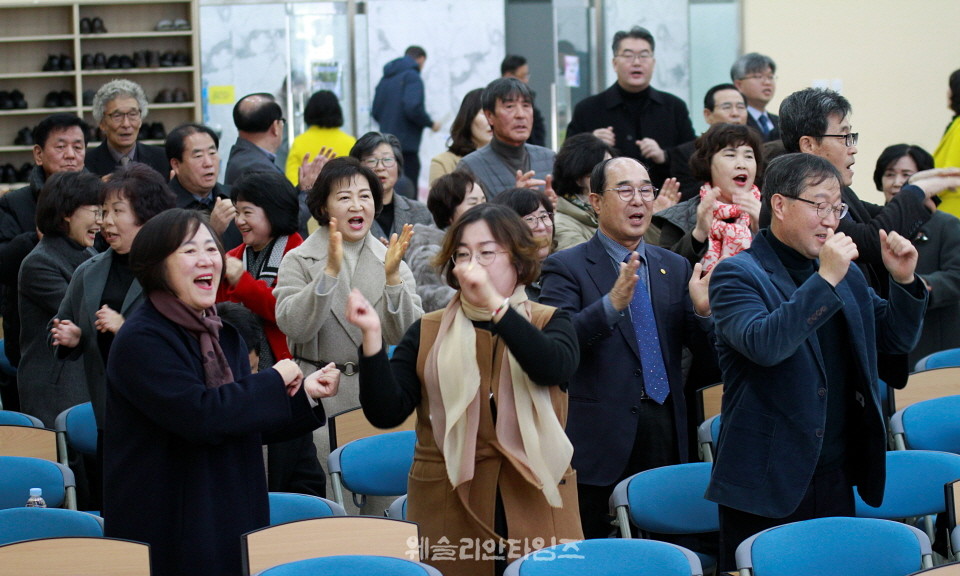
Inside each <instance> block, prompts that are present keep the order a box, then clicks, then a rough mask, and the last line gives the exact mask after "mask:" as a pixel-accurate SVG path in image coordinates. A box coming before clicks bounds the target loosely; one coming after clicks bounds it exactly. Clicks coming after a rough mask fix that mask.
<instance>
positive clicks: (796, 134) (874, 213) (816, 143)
mask: <svg viewBox="0 0 960 576" xmlns="http://www.w3.org/2000/svg"><path fill="white" fill-rule="evenodd" d="M850 115H851V107H850V102H849V101H848V100H847V99H846V98H844V97H843V96H841V95H840V94H839V93H837V92H834V91H833V90H828V89H823V88H807V89H805V90H800V91H799V92H794V93H793V94H791V95H789V96H787V98H786V99H785V100H784V101H783V102H782V103H781V104H780V132H781V139H782V140H783V147H784V148H785V149H786V151H787V152H803V153H805V154H813V155H814V156H820V157H821V158H824V159H825V160H827V161H829V162H830V163H831V164H832V165H833V167H834V168H836V169H837V172H838V173H839V174H840V184H841V197H842V200H843V202H844V203H845V204H846V205H847V206H848V207H849V214H848V215H847V216H846V217H845V218H843V219H842V220H841V221H840V223H839V224H838V226H837V230H838V231H840V232H843V233H844V234H846V235H847V236H849V237H850V238H851V239H852V240H853V242H854V244H856V246H857V251H858V253H859V257H858V258H857V260H856V264H857V266H859V267H860V269H861V271H863V274H864V276H865V277H866V278H867V281H868V282H869V283H870V286H872V287H873V289H874V290H876V291H877V293H878V294H880V295H881V296H882V297H886V296H887V274H886V271H885V270H884V267H883V260H882V258H881V254H882V250H881V243H880V240H879V236H878V231H879V230H881V229H882V230H886V231H887V232H897V233H898V234H900V235H901V236H903V237H905V238H913V237H914V236H915V235H916V233H917V232H918V231H919V230H920V227H921V226H923V225H924V224H926V222H927V221H928V220H929V219H930V216H931V213H932V212H931V208H928V207H927V206H925V205H924V204H925V203H926V202H927V200H928V199H932V198H933V197H934V196H936V195H937V194H938V193H940V192H942V191H943V190H944V188H938V187H936V186H931V185H930V183H927V185H925V186H924V187H923V188H921V187H917V186H913V187H907V188H904V189H903V191H902V192H901V193H900V194H897V196H896V197H895V198H894V199H893V200H892V201H891V202H889V203H888V204H886V205H883V206H879V205H877V204H871V203H869V202H864V201H863V200H861V199H860V197H859V196H857V194H856V193H855V192H854V191H853V189H852V188H850V185H851V184H852V183H853V164H854V162H855V159H854V156H856V154H857V142H858V140H859V134H857V133H856V132H854V131H853V127H852V125H851V123H850ZM930 175H931V173H930V172H924V173H920V174H917V175H914V176H913V177H912V178H911V181H914V182H916V181H917V180H919V179H924V178H926V177H927V176H930ZM769 217H770V214H769V212H767V211H765V210H761V213H760V226H761V227H763V226H766V224H767V223H768V222H769V221H770V220H769ZM882 352H883V351H882ZM908 372H909V367H908V366H907V358H906V355H905V354H894V355H889V354H886V353H881V355H880V378H882V379H883V381H884V382H886V383H887V384H889V385H890V386H893V387H895V388H902V387H903V386H904V385H905V384H906V382H907V374H908Z"/></svg>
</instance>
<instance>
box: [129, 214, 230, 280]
mask: <svg viewBox="0 0 960 576" xmlns="http://www.w3.org/2000/svg"><path fill="white" fill-rule="evenodd" d="M201 226H206V228H207V230H209V231H210V235H211V236H213V240H214V242H216V243H217V250H219V252H220V259H221V261H222V263H223V266H222V268H221V273H220V281H221V282H223V273H224V272H226V269H227V267H226V256H225V255H224V252H223V244H221V243H220V236H219V235H218V234H217V233H216V232H215V231H214V230H213V227H211V226H210V223H209V222H208V221H207V215H206V214H204V213H203V212H200V211H199V210H186V209H184V208H171V209H170V210H166V211H164V212H162V213H160V214H158V215H157V216H156V217H155V218H151V219H150V221H149V222H147V223H146V224H144V225H143V228H141V229H140V231H139V232H137V236H136V238H134V239H133V244H132V245H131V246H130V270H131V271H132V272H133V275H134V276H136V278H137V281H139V282H140V286H142V287H143V292H144V294H150V293H151V292H169V293H170V294H173V293H174V292H173V288H171V287H170V279H169V278H167V267H166V264H165V261H166V259H167V257H168V256H170V255H171V254H173V253H174V252H176V251H177V249H178V248H180V245H181V244H183V242H184V240H185V239H188V238H192V237H193V236H194V235H195V234H196V233H197V230H199V229H200V227H201Z"/></svg>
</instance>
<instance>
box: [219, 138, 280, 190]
mask: <svg viewBox="0 0 960 576" xmlns="http://www.w3.org/2000/svg"><path fill="white" fill-rule="evenodd" d="M247 172H279V173H280V174H283V169H281V168H280V167H279V166H277V164H276V163H275V162H274V161H273V160H271V159H270V157H269V156H267V153H266V152H264V151H263V150H262V149H261V148H260V147H259V146H257V145H256V144H254V143H253V142H251V141H249V140H245V139H244V138H240V137H238V138H237V143H236V144H234V145H233V148H231V149H230V158H228V159H227V171H226V173H224V176H223V183H224V184H226V185H228V186H230V185H231V184H233V183H234V182H236V181H237V179H239V178H240V177H241V176H243V175H244V174H246V173H247Z"/></svg>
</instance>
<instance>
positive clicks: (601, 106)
mask: <svg viewBox="0 0 960 576" xmlns="http://www.w3.org/2000/svg"><path fill="white" fill-rule="evenodd" d="M647 91H648V96H647V101H646V105H645V106H644V108H643V110H642V111H641V114H640V116H639V118H633V117H631V116H630V112H629V111H628V109H627V106H626V104H625V103H624V101H623V97H622V96H621V95H620V90H619V88H617V84H614V85H613V86H611V87H609V88H607V89H606V90H604V91H603V92H601V93H599V94H596V95H594V96H591V97H589V98H586V99H584V100H583V101H582V102H580V103H579V104H577V107H576V108H574V110H573V119H571V120H570V125H569V126H567V137H570V136H573V135H574V134H580V133H581V132H593V131H594V130H596V129H597V128H606V127H608V126H613V133H614V136H615V137H616V140H617V142H616V148H617V150H619V151H620V154H622V155H623V156H629V157H631V158H636V159H637V160H639V161H641V162H643V164H644V166H646V167H647V170H649V172H650V179H651V180H653V185H654V186H657V187H660V186H661V185H662V184H663V181H664V180H665V179H666V178H668V177H669V176H670V174H669V171H670V159H669V158H667V162H665V163H664V164H654V163H653V161H652V160H650V159H648V158H645V157H643V156H642V155H641V154H640V148H639V147H638V146H637V143H636V142H637V140H641V139H643V138H653V139H654V140H656V141H657V144H659V145H660V148H662V149H663V150H664V151H667V154H668V155H669V152H668V151H669V150H670V149H671V148H674V147H675V146H679V145H680V144H682V143H684V142H687V141H690V140H693V139H694V138H696V136H697V135H696V134H695V133H694V132H693V124H691V122H690V113H689V111H687V105H686V104H684V102H683V100H681V99H679V98H677V97H676V96H674V95H673V94H668V93H667V92H661V91H659V90H657V89H656V88H653V87H652V86H651V87H650V88H647Z"/></svg>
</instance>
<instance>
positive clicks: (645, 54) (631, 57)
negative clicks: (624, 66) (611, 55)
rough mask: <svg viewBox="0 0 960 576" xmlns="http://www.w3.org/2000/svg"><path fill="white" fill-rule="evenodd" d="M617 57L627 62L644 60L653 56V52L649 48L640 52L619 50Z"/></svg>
mask: <svg viewBox="0 0 960 576" xmlns="http://www.w3.org/2000/svg"><path fill="white" fill-rule="evenodd" d="M617 58H620V59H621V60H626V61H627V62H637V61H639V62H644V61H646V60H650V59H652V58H653V52H651V51H649V50H644V51H642V52H621V53H620V54H617Z"/></svg>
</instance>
